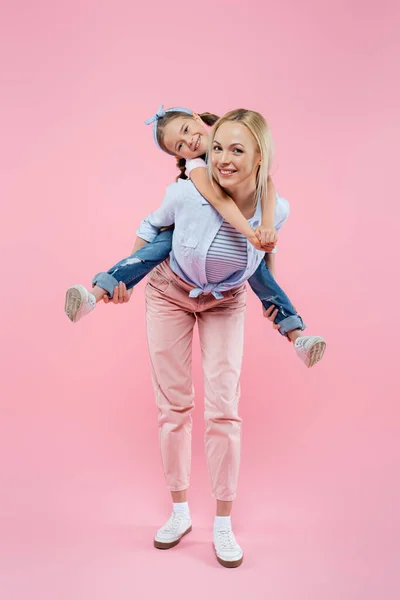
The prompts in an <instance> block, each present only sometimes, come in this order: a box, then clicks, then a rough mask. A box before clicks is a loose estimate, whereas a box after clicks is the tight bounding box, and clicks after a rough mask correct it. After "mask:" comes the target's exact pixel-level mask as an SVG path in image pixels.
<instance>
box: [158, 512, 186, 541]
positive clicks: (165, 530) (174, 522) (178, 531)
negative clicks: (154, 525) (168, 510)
mask: <svg viewBox="0 0 400 600" xmlns="http://www.w3.org/2000/svg"><path fill="white" fill-rule="evenodd" d="M191 531H192V520H191V518H190V515H187V514H185V512H183V511H176V512H173V513H172V515H171V516H170V518H169V519H168V521H167V522H166V523H165V525H163V526H162V527H161V528H160V529H159V530H158V531H157V533H156V536H155V538H154V546H155V547H156V548H158V549H159V550H169V548H173V547H174V546H176V545H177V544H179V542H180V541H181V539H182V538H183V536H184V535H187V534H188V533H190V532H191Z"/></svg>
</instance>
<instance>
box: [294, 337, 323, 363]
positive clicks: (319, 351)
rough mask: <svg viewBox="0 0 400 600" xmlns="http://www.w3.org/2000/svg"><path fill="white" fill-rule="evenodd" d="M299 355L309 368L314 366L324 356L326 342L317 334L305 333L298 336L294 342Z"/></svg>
mask: <svg viewBox="0 0 400 600" xmlns="http://www.w3.org/2000/svg"><path fill="white" fill-rule="evenodd" d="M294 348H295V350H296V354H297V356H298V357H299V358H300V360H301V361H302V362H303V363H304V364H305V365H306V367H307V368H310V367H313V366H314V365H315V364H316V363H317V362H319V361H320V360H322V357H323V356H324V352H325V348H326V342H325V340H324V338H322V337H319V336H317V335H314V336H312V335H305V336H302V337H299V338H297V340H296V341H295V343H294Z"/></svg>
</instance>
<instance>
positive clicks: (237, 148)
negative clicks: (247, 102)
mask: <svg viewBox="0 0 400 600" xmlns="http://www.w3.org/2000/svg"><path fill="white" fill-rule="evenodd" d="M211 162H212V172H213V176H214V178H215V179H216V181H217V182H218V183H219V184H220V186H221V187H223V188H225V189H226V190H227V191H229V189H231V188H233V187H235V188H236V187H237V186H239V185H240V186H243V187H249V188H252V187H253V186H254V188H256V182H257V173H258V170H259V168H260V163H261V153H260V149H259V147H258V144H257V142H256V139H255V138H254V136H253V134H252V133H251V132H250V131H249V129H248V128H247V127H246V125H243V123H240V122H237V121H225V122H224V123H222V125H220V127H218V129H217V130H216V132H215V136H214V140H213V144H212V148H211Z"/></svg>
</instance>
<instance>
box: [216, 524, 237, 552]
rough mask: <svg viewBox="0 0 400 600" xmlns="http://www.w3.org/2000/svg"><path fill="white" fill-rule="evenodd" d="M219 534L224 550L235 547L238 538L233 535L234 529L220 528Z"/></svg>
mask: <svg viewBox="0 0 400 600" xmlns="http://www.w3.org/2000/svg"><path fill="white" fill-rule="evenodd" d="M217 535H218V538H219V542H220V544H221V548H223V549H224V550H227V549H232V550H233V549H234V548H235V546H236V540H235V538H234V536H233V531H232V530H231V529H218V530H217Z"/></svg>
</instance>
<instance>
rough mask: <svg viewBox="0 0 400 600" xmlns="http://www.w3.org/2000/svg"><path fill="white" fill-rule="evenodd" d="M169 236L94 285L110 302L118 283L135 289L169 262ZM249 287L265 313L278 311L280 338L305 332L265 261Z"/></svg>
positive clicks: (102, 275) (170, 232)
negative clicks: (273, 308)
mask: <svg viewBox="0 0 400 600" xmlns="http://www.w3.org/2000/svg"><path fill="white" fill-rule="evenodd" d="M172 235H173V229H167V230H165V231H160V233H159V234H158V235H157V237H156V238H155V239H154V241H153V242H152V243H151V244H146V246H144V247H143V248H141V249H140V250H138V251H137V252H135V254H132V256H129V257H128V258H125V259H123V260H121V261H120V262H119V263H117V264H116V265H114V266H113V267H112V268H111V269H110V270H109V271H107V273H98V274H97V275H96V276H95V277H94V278H93V281H92V283H93V285H98V286H99V287H101V288H103V290H105V291H106V292H107V293H108V295H109V296H110V298H112V296H113V294H114V287H115V286H116V285H118V283H119V282H120V281H122V282H123V283H125V285H126V287H127V289H128V290H129V289H130V288H132V287H134V286H135V285H136V284H137V283H139V281H141V280H142V279H143V277H145V276H146V275H148V273H150V271H151V270H152V269H154V267H156V266H157V265H159V264H160V263H162V262H163V261H164V260H165V259H166V258H168V256H169V254H170V252H171V247H172ZM249 284H250V286H251V289H252V290H253V292H254V293H255V294H256V296H257V297H258V298H259V299H260V300H261V302H262V305H263V306H264V308H265V309H268V308H269V307H270V306H271V305H273V306H275V307H276V308H277V309H278V314H277V316H276V318H275V323H277V324H278V323H279V324H280V329H279V330H278V331H279V333H280V334H282V335H287V333H288V332H289V331H293V330H294V329H305V325H304V323H303V320H302V318H301V317H300V315H298V314H297V313H296V311H295V309H294V307H293V305H292V304H291V302H290V300H289V298H288V297H287V296H286V294H285V292H284V291H283V290H282V288H280V287H279V285H278V284H277V283H276V281H275V279H274V278H273V276H272V274H271V272H270V270H269V269H268V267H267V265H266V264H265V261H264V260H262V261H261V264H260V266H259V267H258V269H257V271H256V272H255V273H254V274H253V275H252V276H251V277H250V278H249Z"/></svg>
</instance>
